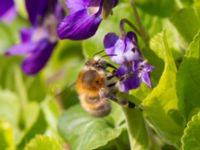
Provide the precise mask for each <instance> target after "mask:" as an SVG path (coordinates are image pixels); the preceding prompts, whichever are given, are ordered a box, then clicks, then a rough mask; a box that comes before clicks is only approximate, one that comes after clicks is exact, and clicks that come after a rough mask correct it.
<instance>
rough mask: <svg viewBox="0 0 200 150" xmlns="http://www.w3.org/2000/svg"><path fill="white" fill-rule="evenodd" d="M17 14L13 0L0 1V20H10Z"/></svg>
mask: <svg viewBox="0 0 200 150" xmlns="http://www.w3.org/2000/svg"><path fill="white" fill-rule="evenodd" d="M16 15H17V12H16V7H15V5H14V1H13V0H1V1H0V21H4V22H11V21H12V20H13V19H14V18H15V16H16Z"/></svg>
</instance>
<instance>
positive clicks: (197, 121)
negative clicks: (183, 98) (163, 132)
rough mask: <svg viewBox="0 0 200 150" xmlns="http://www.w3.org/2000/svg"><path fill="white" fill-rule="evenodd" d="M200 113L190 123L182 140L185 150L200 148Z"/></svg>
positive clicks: (197, 149)
mask: <svg viewBox="0 0 200 150" xmlns="http://www.w3.org/2000/svg"><path fill="white" fill-rule="evenodd" d="M199 135H200V113H198V114H196V115H194V116H193V117H192V119H191V120H190V121H189V122H188V124H187V127H186V128H185V130H184V134H183V137H182V139H181V142H182V149H183V150H191V149H192V150H199V148H200V143H199V141H200V136H199Z"/></svg>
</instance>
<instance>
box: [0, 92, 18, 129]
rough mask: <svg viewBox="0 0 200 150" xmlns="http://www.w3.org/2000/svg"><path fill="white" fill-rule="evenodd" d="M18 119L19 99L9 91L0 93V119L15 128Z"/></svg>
mask: <svg viewBox="0 0 200 150" xmlns="http://www.w3.org/2000/svg"><path fill="white" fill-rule="evenodd" d="M19 117H20V101H19V98H18V97H17V96H16V95H15V94H14V93H13V92H10V91H0V119H3V120H6V121H8V122H10V123H11V124H12V125H13V126H17V124H18V121H19Z"/></svg>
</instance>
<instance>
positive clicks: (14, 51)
mask: <svg viewBox="0 0 200 150" xmlns="http://www.w3.org/2000/svg"><path fill="white" fill-rule="evenodd" d="M36 48H37V44H36V43H31V42H27V43H20V44H17V45H14V46H13V47H11V48H9V49H8V50H7V51H6V53H5V55H7V56H11V55H24V54H29V53H32V52H33V51H34V50H35V49H36Z"/></svg>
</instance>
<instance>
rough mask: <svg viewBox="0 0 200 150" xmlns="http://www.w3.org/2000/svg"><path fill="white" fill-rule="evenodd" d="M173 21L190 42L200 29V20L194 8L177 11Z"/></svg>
mask: <svg viewBox="0 0 200 150" xmlns="http://www.w3.org/2000/svg"><path fill="white" fill-rule="evenodd" d="M171 22H172V23H173V24H174V26H175V27H176V29H177V30H178V31H179V33H180V34H181V36H182V37H183V38H184V39H185V40H186V41H187V42H188V43H189V42H191V41H192V39H193V37H194V36H195V35H196V33H197V32H198V30H199V29H200V20H199V18H198V15H197V14H196V12H195V10H194V9H193V8H184V9H181V10H179V11H177V12H176V13H175V14H174V15H173V17H172V18H171Z"/></svg>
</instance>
